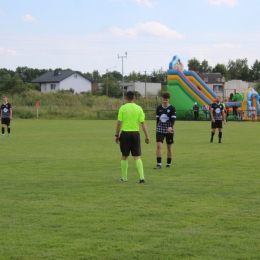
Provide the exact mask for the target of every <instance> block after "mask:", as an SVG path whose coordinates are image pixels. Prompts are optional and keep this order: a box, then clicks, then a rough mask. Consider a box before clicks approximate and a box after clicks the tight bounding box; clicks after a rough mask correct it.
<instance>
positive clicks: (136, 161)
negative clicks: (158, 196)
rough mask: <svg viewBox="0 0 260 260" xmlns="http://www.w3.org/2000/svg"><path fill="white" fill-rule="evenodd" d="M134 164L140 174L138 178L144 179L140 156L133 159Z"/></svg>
mask: <svg viewBox="0 0 260 260" xmlns="http://www.w3.org/2000/svg"><path fill="white" fill-rule="evenodd" d="M135 164H136V167H137V170H138V172H139V175H140V180H143V179H144V167H143V162H142V160H141V158H139V159H137V160H135Z"/></svg>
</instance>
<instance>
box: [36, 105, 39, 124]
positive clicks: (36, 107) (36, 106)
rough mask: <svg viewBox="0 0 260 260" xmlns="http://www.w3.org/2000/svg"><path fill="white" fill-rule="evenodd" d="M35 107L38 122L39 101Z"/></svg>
mask: <svg viewBox="0 0 260 260" xmlns="http://www.w3.org/2000/svg"><path fill="white" fill-rule="evenodd" d="M35 106H36V118H37V120H38V107H39V101H37V102H36V104H35Z"/></svg>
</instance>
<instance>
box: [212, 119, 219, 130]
mask: <svg viewBox="0 0 260 260" xmlns="http://www.w3.org/2000/svg"><path fill="white" fill-rule="evenodd" d="M216 128H222V120H215V123H213V122H211V129H216Z"/></svg>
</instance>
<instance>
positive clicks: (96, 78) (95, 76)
mask: <svg viewBox="0 0 260 260" xmlns="http://www.w3.org/2000/svg"><path fill="white" fill-rule="evenodd" d="M92 80H93V81H95V82H99V81H100V80H101V76H100V74H99V72H98V70H93V72H92Z"/></svg>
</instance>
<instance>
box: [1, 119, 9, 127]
mask: <svg viewBox="0 0 260 260" xmlns="http://www.w3.org/2000/svg"><path fill="white" fill-rule="evenodd" d="M1 121H2V125H7V126H10V118H2V120H1Z"/></svg>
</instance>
